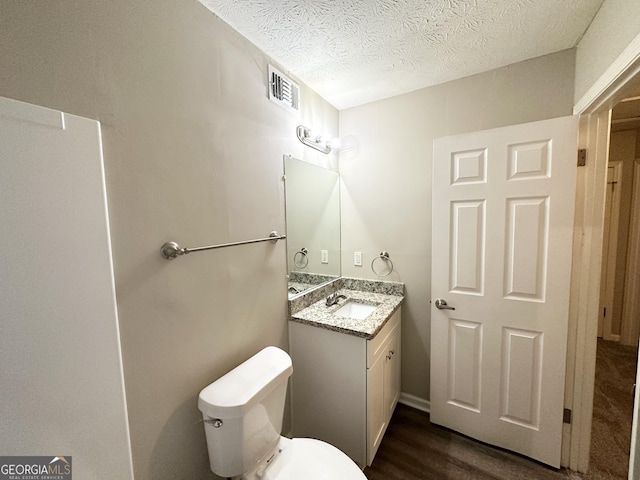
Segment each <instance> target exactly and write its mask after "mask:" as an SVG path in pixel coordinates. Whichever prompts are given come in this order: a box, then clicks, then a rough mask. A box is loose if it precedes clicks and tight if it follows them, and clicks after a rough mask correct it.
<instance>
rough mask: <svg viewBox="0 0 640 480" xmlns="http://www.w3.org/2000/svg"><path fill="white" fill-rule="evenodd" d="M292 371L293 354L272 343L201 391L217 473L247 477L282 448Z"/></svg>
mask: <svg viewBox="0 0 640 480" xmlns="http://www.w3.org/2000/svg"><path fill="white" fill-rule="evenodd" d="M292 372H293V367H292V365H291V357H289V355H288V354H287V353H286V352H284V351H283V350H281V349H279V348H277V347H267V348H265V349H263V350H261V351H260V352H258V353H257V354H255V355H254V356H253V357H251V358H250V359H248V360H247V361H245V362H244V363H242V364H240V365H238V366H237V367H236V368H234V369H233V370H231V371H230V372H229V373H227V374H226V375H224V376H222V377H220V378H219V379H218V380H216V381H215V382H213V383H212V384H211V385H209V386H207V387H205V388H204V389H203V390H202V391H201V392H200V395H199V397H198V408H199V409H200V411H201V412H202V416H203V418H204V420H205V434H206V437H207V448H208V450H209V463H210V464H211V470H212V471H213V472H214V473H215V474H216V475H218V476H221V477H234V476H239V475H242V474H243V473H245V472H247V471H249V470H251V469H253V468H255V467H256V466H257V464H258V462H259V461H260V460H262V459H263V458H264V457H265V456H266V455H267V454H268V453H270V452H271V451H272V450H273V449H275V448H276V446H277V444H278V441H279V440H280V433H281V431H282V418H283V415H284V404H285V399H286V395H287V380H288V378H289V376H290V375H291V373H292ZM213 419H216V420H221V423H220V422H213V421H209V420H213ZM216 425H218V426H216Z"/></svg>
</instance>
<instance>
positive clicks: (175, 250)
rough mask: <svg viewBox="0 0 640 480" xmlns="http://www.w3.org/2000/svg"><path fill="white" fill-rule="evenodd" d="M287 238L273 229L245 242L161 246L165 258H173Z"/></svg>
mask: <svg viewBox="0 0 640 480" xmlns="http://www.w3.org/2000/svg"><path fill="white" fill-rule="evenodd" d="M285 238H287V236H286V235H280V234H279V233H278V232H276V231H273V232H271V233H270V234H269V236H268V237H265V238H256V239H254V240H245V241H243V242H231V243H220V244H218V245H207V246H206V247H193V248H186V247H185V248H180V245H178V244H177V243H176V242H167V243H165V244H164V245H162V248H160V253H161V254H162V257H163V258H166V259H167V260H171V259H172V258H176V257H177V256H178V255H186V254H187V253H191V252H201V251H203V250H214V249H216V248H224V247H235V246H236V245H247V244H249V243H258V242H273V243H275V242H277V241H278V240H283V239H285Z"/></svg>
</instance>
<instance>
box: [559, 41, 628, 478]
mask: <svg viewBox="0 0 640 480" xmlns="http://www.w3.org/2000/svg"><path fill="white" fill-rule="evenodd" d="M639 81H640V35H637V36H636V38H635V39H634V40H633V41H632V42H631V43H630V44H629V45H628V46H627V47H626V48H625V49H624V50H623V51H622V53H621V54H620V55H619V56H618V58H616V60H615V61H614V62H613V63H612V64H611V65H610V66H609V68H607V70H605V72H604V73H603V74H602V76H601V77H600V78H599V79H598V80H597V81H596V82H595V83H594V84H593V85H592V87H591V88H590V89H589V90H588V91H587V92H586V93H585V95H584V96H583V97H582V98H580V99H579V100H578V101H577V102H576V104H575V106H574V109H573V113H574V114H577V115H580V127H579V138H578V148H586V149H587V152H588V159H587V163H586V166H585V167H580V168H578V176H577V184H576V186H577V189H576V211H575V212H576V213H575V227H574V243H573V266H572V274H571V278H572V280H571V298H570V305H569V337H568V345H567V374H566V383H565V408H568V409H570V410H571V411H572V415H571V416H572V420H571V424H564V426H563V448H562V464H563V465H565V466H567V467H569V468H570V469H571V470H577V471H579V472H586V471H587V469H588V466H589V453H590V447H591V423H592V416H593V391H594V382H595V367H596V338H597V331H598V315H599V291H600V275H601V264H602V236H603V222H604V208H605V204H604V199H605V185H606V167H607V160H608V153H609V131H610V123H611V108H612V107H613V105H615V104H616V103H618V102H619V101H620V100H621V99H622V98H623V97H624V94H625V90H627V89H628V87H630V86H632V85H634V84H636V83H638V82H639Z"/></svg>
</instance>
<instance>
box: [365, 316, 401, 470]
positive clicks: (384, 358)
mask: <svg viewBox="0 0 640 480" xmlns="http://www.w3.org/2000/svg"><path fill="white" fill-rule="evenodd" d="M399 397H400V310H398V311H397V312H396V313H395V314H394V315H393V316H392V317H391V319H390V320H389V321H388V322H387V324H386V325H385V326H384V327H383V329H382V330H381V331H380V333H379V334H378V335H376V336H375V337H374V338H373V339H372V340H369V341H368V342H367V465H371V462H373V457H375V455H376V452H377V451H378V447H379V446H380V442H381V441H382V437H383V436H384V433H385V431H386V430H387V425H389V420H391V415H393V411H394V409H395V408H396V404H397V403H398V398H399Z"/></svg>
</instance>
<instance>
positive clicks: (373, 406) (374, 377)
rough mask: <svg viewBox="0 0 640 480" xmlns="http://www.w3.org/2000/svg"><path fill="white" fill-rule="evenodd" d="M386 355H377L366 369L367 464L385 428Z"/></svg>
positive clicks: (369, 462) (373, 455)
mask: <svg viewBox="0 0 640 480" xmlns="http://www.w3.org/2000/svg"><path fill="white" fill-rule="evenodd" d="M386 360H387V357H386V356H384V355H379V356H378V357H377V358H376V359H375V361H374V363H373V364H372V365H371V367H370V368H369V369H367V422H368V425H367V427H368V428H367V465H371V463H372V462H373V457H375V455H376V452H377V451H378V447H379V446H380V442H381V441H382V437H383V436H384V432H385V430H386V429H387V408H386V406H385V396H384V374H385V367H386Z"/></svg>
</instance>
